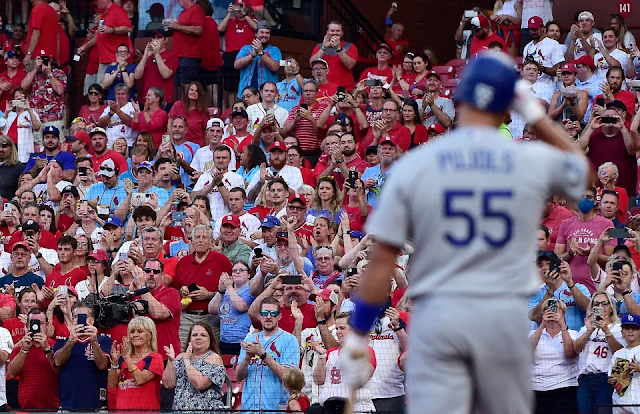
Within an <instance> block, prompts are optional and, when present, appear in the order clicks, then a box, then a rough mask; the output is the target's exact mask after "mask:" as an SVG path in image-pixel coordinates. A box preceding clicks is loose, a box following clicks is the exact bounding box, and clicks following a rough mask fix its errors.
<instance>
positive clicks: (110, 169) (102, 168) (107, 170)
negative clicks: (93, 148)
mask: <svg viewBox="0 0 640 414" xmlns="http://www.w3.org/2000/svg"><path fill="white" fill-rule="evenodd" d="M100 171H106V172H113V168H109V167H100Z"/></svg>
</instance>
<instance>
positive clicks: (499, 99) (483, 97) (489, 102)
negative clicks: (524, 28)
mask: <svg viewBox="0 0 640 414" xmlns="http://www.w3.org/2000/svg"><path fill="white" fill-rule="evenodd" d="M518 78H519V75H518V72H517V71H516V69H515V64H514V62H513V61H512V60H511V58H510V57H509V56H508V55H506V54H505V53H502V52H491V51H488V52H484V53H481V54H479V55H478V57H476V58H475V59H474V60H472V61H471V62H469V65H468V66H467V68H466V69H465V71H464V73H463V75H462V79H460V82H459V83H458V87H457V89H456V92H455V95H454V97H453V99H454V100H455V101H456V102H457V103H465V104H467V105H469V106H471V107H473V108H476V109H479V110H481V111H486V112H492V113H496V114H499V113H501V112H504V111H506V110H507V108H508V107H509V105H510V104H511V101H512V100H513V97H514V96H515V87H516V82H517V81H518Z"/></svg>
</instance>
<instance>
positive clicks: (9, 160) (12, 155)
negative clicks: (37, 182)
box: [0, 134, 35, 178]
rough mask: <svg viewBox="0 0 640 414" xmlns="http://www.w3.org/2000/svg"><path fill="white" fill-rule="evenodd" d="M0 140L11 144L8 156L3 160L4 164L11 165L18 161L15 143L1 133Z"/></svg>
mask: <svg viewBox="0 0 640 414" xmlns="http://www.w3.org/2000/svg"><path fill="white" fill-rule="evenodd" d="M0 142H2V143H4V144H9V145H11V151H10V152H9V156H8V157H7V159H6V160H5V161H4V162H5V164H7V165H11V166H13V165H17V164H18V163H19V162H20V161H19V160H18V149H17V148H16V144H14V143H13V141H12V140H11V138H9V137H8V136H7V135H2V134H0ZM32 177H33V175H32ZM34 178H35V177H34Z"/></svg>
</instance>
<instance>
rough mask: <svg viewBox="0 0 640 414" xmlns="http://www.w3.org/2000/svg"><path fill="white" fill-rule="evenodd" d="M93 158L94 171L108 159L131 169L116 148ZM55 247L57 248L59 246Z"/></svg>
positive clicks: (124, 168) (122, 167)
mask: <svg viewBox="0 0 640 414" xmlns="http://www.w3.org/2000/svg"><path fill="white" fill-rule="evenodd" d="M162 112H164V111H162ZM140 116H142V115H140ZM91 159H92V160H93V171H98V170H99V169H100V164H102V162H103V161H104V160H106V159H111V160H112V161H113V163H114V164H115V165H116V168H117V169H118V172H119V173H120V174H122V173H124V172H125V171H129V164H127V160H125V159H124V157H123V156H122V154H120V153H119V152H115V151H114V150H106V151H105V152H104V154H102V155H101V156H98V155H97V154H96V155H95V156H94V157H92V158H91ZM55 248H57V246H56V247H55Z"/></svg>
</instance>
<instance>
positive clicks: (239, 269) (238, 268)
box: [231, 267, 249, 273]
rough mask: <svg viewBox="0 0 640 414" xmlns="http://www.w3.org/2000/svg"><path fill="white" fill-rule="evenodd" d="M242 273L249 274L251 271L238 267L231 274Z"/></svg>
mask: <svg viewBox="0 0 640 414" xmlns="http://www.w3.org/2000/svg"><path fill="white" fill-rule="evenodd" d="M241 272H249V269H247V268H246V267H237V268H235V269H232V270H231V273H241Z"/></svg>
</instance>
